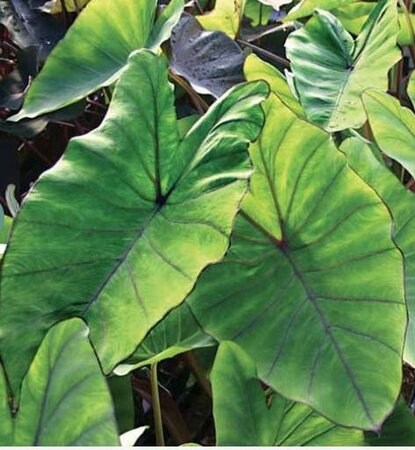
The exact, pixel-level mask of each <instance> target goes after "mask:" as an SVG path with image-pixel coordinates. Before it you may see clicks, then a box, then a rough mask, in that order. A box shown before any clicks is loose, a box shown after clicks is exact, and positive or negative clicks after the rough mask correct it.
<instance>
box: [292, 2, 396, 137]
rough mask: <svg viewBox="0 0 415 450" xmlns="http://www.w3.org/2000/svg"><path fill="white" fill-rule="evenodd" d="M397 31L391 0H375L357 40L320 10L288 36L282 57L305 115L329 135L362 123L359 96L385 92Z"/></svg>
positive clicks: (393, 61) (393, 57)
mask: <svg viewBox="0 0 415 450" xmlns="http://www.w3.org/2000/svg"><path fill="white" fill-rule="evenodd" d="M398 31H399V29H398V21H397V11H396V4H395V1H394V0H380V1H379V3H378V4H377V6H376V8H375V9H374V10H373V12H372V14H371V15H370V16H369V18H368V20H367V22H366V23H365V25H364V27H363V29H362V32H361V33H360V34H359V36H358V37H357V39H356V41H354V40H353V38H352V36H351V35H350V34H349V33H348V32H347V31H346V30H345V29H344V28H343V26H342V24H341V23H340V22H339V20H338V19H336V18H335V17H334V16H333V15H332V14H330V13H328V12H325V11H317V13H316V15H315V17H313V18H312V19H310V20H309V21H308V22H307V24H306V26H305V27H304V28H302V29H300V30H298V31H295V32H294V33H292V34H290V36H289V37H288V39H287V43H286V50H287V56H288V58H289V59H290V60H291V67H292V72H293V74H294V77H295V78H294V79H295V85H296V88H297V90H298V93H299V95H300V100H301V103H302V105H303V107H304V109H305V111H306V114H307V117H308V118H309V119H310V120H311V121H312V122H314V123H316V124H317V125H320V126H322V127H324V128H326V129H327V130H328V131H338V130H343V129H346V128H358V127H360V126H361V125H363V123H364V122H365V120H366V117H365V113H364V109H363V105H362V101H361V94H362V92H363V91H364V90H365V89H368V88H377V89H381V90H384V91H386V89H387V87H388V77H387V73H388V70H389V69H390V68H391V67H392V66H393V65H394V63H395V62H396V61H398V60H399V59H400V57H401V53H400V50H399V48H398V47H397V45H396V37H397V33H398Z"/></svg>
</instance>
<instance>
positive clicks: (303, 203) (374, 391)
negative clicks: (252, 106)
mask: <svg viewBox="0 0 415 450" xmlns="http://www.w3.org/2000/svg"><path fill="white" fill-rule="evenodd" d="M271 95H272V99H270V100H269V101H268V103H267V107H266V123H265V127H264V129H263V132H262V134H261V137H260V139H259V141H258V142H257V143H256V144H254V145H253V146H252V149H251V158H252V160H253V163H254V169H255V171H254V175H253V176H252V178H251V183H250V186H251V192H250V193H249V194H248V195H247V196H246V197H245V199H244V201H243V204H242V213H240V214H239V216H238V217H237V220H236V222H235V229H234V233H233V237H232V244H231V248H230V251H229V252H228V254H227V256H226V258H225V259H224V261H223V262H222V263H219V264H216V265H214V266H211V267H209V268H207V269H206V270H205V271H204V272H203V274H202V275H201V277H200V279H199V281H198V283H197V286H196V288H195V289H194V291H193V292H192V294H191V295H190V297H189V304H190V307H191V308H192V310H193V312H194V313H195V316H196V318H197V319H198V321H199V322H200V323H201V325H202V327H203V329H204V330H206V332H208V333H209V334H211V335H212V336H213V337H214V338H215V339H217V340H219V341H221V340H232V341H235V342H236V343H238V344H239V345H240V346H241V347H242V348H243V349H244V350H245V351H247V352H248V354H249V355H250V356H251V357H252V358H253V359H254V360H255V362H256V364H257V367H258V371H259V375H260V377H261V379H262V380H264V381H265V382H266V383H267V384H268V385H270V386H271V387H273V388H274V389H275V390H276V391H277V392H280V393H281V394H282V395H284V396H285V397H287V398H290V399H295V400H297V401H302V402H304V403H306V404H308V405H310V406H312V407H313V408H315V409H316V410H317V411H318V412H320V413H321V414H323V415H324V416H326V417H327V418H329V419H330V420H333V421H334V422H336V423H338V424H341V425H345V426H354V427H359V428H362V429H377V428H379V425H380V424H381V423H382V421H383V420H384V419H385V417H386V416H387V414H389V413H390V412H391V410H392V408H393V405H394V403H395V400H396V399H397V397H398V394H399V389H400V383H401V356H402V349H403V342H404V335H405V329H406V321H407V318H406V306H405V299H404V292H403V283H402V279H403V266H402V256H401V254H400V252H399V250H398V249H397V248H396V246H395V245H394V243H393V242H392V239H391V217H390V214H389V212H388V210H387V208H386V207H385V205H384V204H383V202H382V201H381V200H380V199H379V197H378V196H377V194H376V193H375V192H374V191H373V190H372V189H371V188H370V187H369V186H368V185H366V184H365V183H364V182H363V181H362V180H361V178H360V177H358V176H357V175H356V173H355V172H354V171H353V170H351V169H350V168H349V167H348V166H347V162H346V158H345V157H344V155H343V154H342V153H341V152H339V151H338V150H337V149H336V148H335V147H334V145H333V144H332V142H331V140H330V136H329V135H328V134H327V133H325V132H324V131H323V130H321V129H319V128H317V127H315V126H312V125H310V124H308V123H306V122H304V121H302V120H301V119H299V118H298V117H297V116H296V115H295V114H294V113H292V112H291V111H290V110H289V109H288V108H287V107H285V105H284V104H283V103H282V102H280V101H279V100H278V99H277V97H275V96H274V95H273V94H271ZM276 123H277V124H278V127H276V126H275V124H276ZM368 236H370V239H368ZM380 273H382V277H379V274H380ZM293 349H295V351H293ZM379 355H382V357H381V358H379ZM368 367H370V368H371V370H370V371H368V370H367V368H368ZM339 405H341V407H339Z"/></svg>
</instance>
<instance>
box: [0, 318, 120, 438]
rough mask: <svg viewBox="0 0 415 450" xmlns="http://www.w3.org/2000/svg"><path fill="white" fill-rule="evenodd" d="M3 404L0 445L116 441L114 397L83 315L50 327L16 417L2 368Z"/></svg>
mask: <svg viewBox="0 0 415 450" xmlns="http://www.w3.org/2000/svg"><path fill="white" fill-rule="evenodd" d="M0 404H1V406H0V421H1V426H0V445H7V446H37V445H41V446H49V445H53V446H77V445H81V446H90V445H92V446H106V445H108V446H116V445H118V433H117V427H116V424H115V418H114V411H113V407H112V402H111V396H110V393H109V391H108V387H107V384H106V382H105V380H104V377H103V376H102V373H101V370H100V368H99V365H98V362H97V359H96V357H95V354H94V352H93V350H92V348H91V345H90V343H89V341H88V330H87V327H86V326H85V324H84V323H83V322H82V321H81V320H79V319H72V320H69V321H66V322H63V323H61V324H59V325H56V326H55V327H53V329H51V330H50V331H49V333H48V334H47V336H46V338H45V340H44V341H43V342H42V345H41V346H40V348H39V351H38V352H37V354H36V357H35V359H34V360H33V363H32V365H31V367H30V370H29V372H28V374H27V375H26V377H25V379H24V381H23V386H22V394H21V401H20V407H19V410H18V413H17V415H16V416H14V417H13V418H12V417H11V415H10V410H9V409H8V405H7V397H6V385H5V382H4V378H3V373H2V370H1V367H0Z"/></svg>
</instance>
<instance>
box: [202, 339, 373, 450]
mask: <svg viewBox="0 0 415 450" xmlns="http://www.w3.org/2000/svg"><path fill="white" fill-rule="evenodd" d="M211 380H212V388H213V415H214V418H215V429H216V443H217V445H221V446H228V445H234V446H240V445H244V446H245V445H249V446H282V445H283V446H308V445H310V446H314V445H320V446H327V445H353V446H357V445H363V444H364V439H363V433H362V432H361V431H359V430H348V429H345V428H341V427H339V426H337V425H334V424H333V423H332V422H329V421H328V420H327V419H325V418H324V417H322V416H319V415H318V414H317V413H316V412H314V411H313V410H312V409H311V408H310V407H309V406H306V405H302V404H300V403H295V402H292V401H289V400H286V399H284V397H282V396H280V395H277V394H272V395H271V397H270V398H269V399H268V402H270V403H271V404H270V406H268V405H267V403H266V397H265V392H264V389H263V388H262V386H261V384H260V382H259V380H258V376H257V371H256V367H255V364H254V362H253V360H252V359H251V358H250V357H249V356H248V355H247V354H246V353H245V352H244V351H243V350H242V349H241V348H240V347H239V346H238V345H237V344H235V343H233V342H226V341H225V342H222V343H221V344H220V346H219V350H218V353H217V355H216V359H215V363H214V366H213V369H212V373H211Z"/></svg>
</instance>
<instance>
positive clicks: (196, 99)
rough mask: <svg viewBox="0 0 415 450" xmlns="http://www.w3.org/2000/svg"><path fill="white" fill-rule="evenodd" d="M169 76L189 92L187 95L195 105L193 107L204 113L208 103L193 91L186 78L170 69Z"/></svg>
mask: <svg viewBox="0 0 415 450" xmlns="http://www.w3.org/2000/svg"><path fill="white" fill-rule="evenodd" d="M170 76H171V77H172V78H173V80H174V81H175V82H176V83H177V84H178V85H179V86H181V87H182V88H183V89H184V90H185V91H186V92H187V93H188V94H189V97H190V98H191V100H192V102H193V104H194V105H195V108H196V109H197V110H198V112H199V113H200V114H204V113H205V112H206V111H207V110H208V109H209V105H208V104H207V103H206V102H205V101H204V100H203V98H202V97H201V96H200V95H199V94H198V93H197V92H195V91H194V90H193V89H192V87H191V86H190V84H189V83H188V82H187V81H186V80H184V79H183V78H182V77H180V76H179V75H176V74H175V73H173V72H172V71H170Z"/></svg>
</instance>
